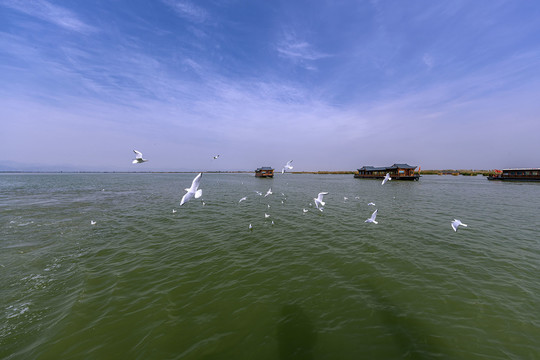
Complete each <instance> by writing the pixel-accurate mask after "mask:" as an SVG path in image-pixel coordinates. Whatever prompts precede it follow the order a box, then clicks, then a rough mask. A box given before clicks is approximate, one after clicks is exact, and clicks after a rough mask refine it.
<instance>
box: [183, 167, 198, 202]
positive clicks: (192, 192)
mask: <svg viewBox="0 0 540 360" xmlns="http://www.w3.org/2000/svg"><path fill="white" fill-rule="evenodd" d="M201 177H202V173H199V175H197V176H195V179H193V182H192V183H191V187H190V188H189V189H184V190H186V191H187V193H185V194H184V196H183V197H182V200H181V201H180V206H182V205H184V204H185V203H187V202H188V201H189V200H191V198H192V197H194V196H195V199H198V198H200V197H201V195H202V190H201V189H199V183H200V182H201Z"/></svg>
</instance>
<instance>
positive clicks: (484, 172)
mask: <svg viewBox="0 0 540 360" xmlns="http://www.w3.org/2000/svg"><path fill="white" fill-rule="evenodd" d="M200 172H202V173H205V174H252V173H254V171H253V170H251V171H247V170H227V171H215V170H213V171H204V170H200V171H199V170H198V171H25V170H22V171H17V170H7V171H0V174H195V173H200ZM356 172H357V171H351V170H340V171H329V170H319V171H291V172H288V173H289V174H300V175H302V174H315V175H354V174H356ZM494 173H495V172H494V171H493V170H470V169H469V170H467V169H444V170H432V169H430V170H422V171H421V172H419V174H420V175H454V176H457V175H463V176H477V175H482V176H488V175H491V174H494Z"/></svg>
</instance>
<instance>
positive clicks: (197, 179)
mask: <svg viewBox="0 0 540 360" xmlns="http://www.w3.org/2000/svg"><path fill="white" fill-rule="evenodd" d="M201 177H202V173H199V175H197V176H195V179H193V182H192V183H191V187H190V188H189V192H193V193H194V192H196V191H197V189H198V188H199V183H200V182H201Z"/></svg>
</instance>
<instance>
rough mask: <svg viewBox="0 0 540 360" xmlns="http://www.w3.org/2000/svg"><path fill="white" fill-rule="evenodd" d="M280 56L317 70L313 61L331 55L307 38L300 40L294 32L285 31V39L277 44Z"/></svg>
mask: <svg viewBox="0 0 540 360" xmlns="http://www.w3.org/2000/svg"><path fill="white" fill-rule="evenodd" d="M276 51H277V52H278V54H279V56H281V57H283V58H286V59H288V60H291V61H293V62H295V63H298V64H301V65H302V66H303V67H304V68H306V69H308V70H316V67H315V66H314V65H313V64H312V62H314V61H316V60H320V59H323V58H327V57H329V56H330V55H329V54H325V53H323V52H320V51H318V50H316V49H315V48H314V46H313V45H311V44H310V43H308V42H307V41H305V40H300V39H298V38H297V37H296V35H295V34H293V33H290V32H289V33H285V35H284V37H283V39H282V40H281V41H280V42H279V44H278V45H277V46H276Z"/></svg>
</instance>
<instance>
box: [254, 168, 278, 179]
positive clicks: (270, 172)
mask: <svg viewBox="0 0 540 360" xmlns="http://www.w3.org/2000/svg"><path fill="white" fill-rule="evenodd" d="M255 177H262V178H273V177H274V169H272V168H271V167H270V166H263V167H260V168H258V169H257V170H255Z"/></svg>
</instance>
